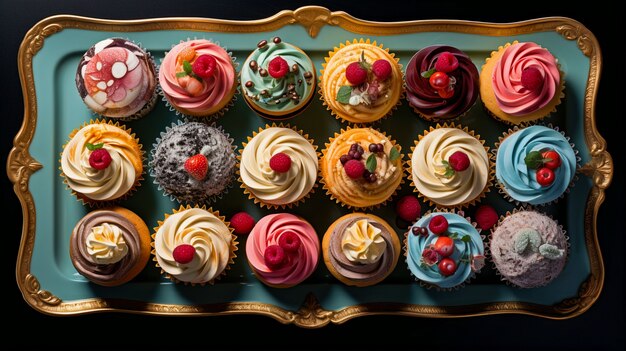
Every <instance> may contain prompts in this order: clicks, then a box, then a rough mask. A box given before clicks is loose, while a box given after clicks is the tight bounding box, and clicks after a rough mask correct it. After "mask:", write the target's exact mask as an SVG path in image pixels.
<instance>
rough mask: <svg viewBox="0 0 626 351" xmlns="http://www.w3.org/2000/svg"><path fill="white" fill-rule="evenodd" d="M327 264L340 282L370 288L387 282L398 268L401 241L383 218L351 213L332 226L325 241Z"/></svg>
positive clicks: (323, 248)
mask: <svg viewBox="0 0 626 351" xmlns="http://www.w3.org/2000/svg"><path fill="white" fill-rule="evenodd" d="M322 250H323V253H324V263H325V264H326V267H327V268H328V270H329V271H330V273H331V274H332V275H333V276H334V277H335V278H337V279H338V280H339V281H341V282H342V283H344V284H346V285H352V286H359V287H362V286H370V285H375V284H377V283H380V282H381V281H383V280H384V279H385V278H386V277H387V276H388V275H389V274H391V272H392V271H393V270H394V268H395V267H396V264H397V263H398V258H399V257H400V251H401V248H400V240H399V239H398V236H397V235H396V233H395V231H394V230H393V228H391V226H390V225H389V224H388V223H387V222H385V220H383V219H382V218H380V217H377V216H374V215H371V214H366V213H351V214H347V215H345V216H342V217H340V218H339V219H337V220H336V221H335V222H333V224H331V225H330V227H329V228H328V230H327V231H326V234H324V239H323V241H322Z"/></svg>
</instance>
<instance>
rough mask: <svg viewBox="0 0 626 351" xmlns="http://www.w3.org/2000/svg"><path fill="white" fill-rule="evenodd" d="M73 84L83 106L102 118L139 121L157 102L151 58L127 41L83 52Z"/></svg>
mask: <svg viewBox="0 0 626 351" xmlns="http://www.w3.org/2000/svg"><path fill="white" fill-rule="evenodd" d="M75 81H76V88H77V89H78V93H79V94H80V97H81V98H82V99H83V102H84V103H85V104H86V105H87V107H89V108H90V109H91V110H92V111H93V112H95V113H97V114H99V115H101V116H103V117H109V118H120V119H124V120H130V119H136V118H140V117H143V116H145V115H146V114H147V113H148V112H150V111H151V110H152V108H153V107H154V105H155V102H156V98H157V94H156V86H157V80H156V68H155V65H154V61H153V59H152V56H151V55H150V54H149V53H148V52H146V51H144V50H143V49H142V48H141V47H139V45H137V44H135V43H133V42H132V41H130V40H127V39H122V38H109V39H105V40H102V41H100V42H98V43H96V44H95V45H94V46H92V47H91V48H90V49H89V50H87V52H85V54H84V55H83V57H82V59H81V60H80V63H79V64H78V69H77V70H76V79H75Z"/></svg>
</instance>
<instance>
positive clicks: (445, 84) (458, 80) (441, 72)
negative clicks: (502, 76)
mask: <svg viewBox="0 0 626 351" xmlns="http://www.w3.org/2000/svg"><path fill="white" fill-rule="evenodd" d="M478 81H479V80H478V69H476V66H475V65H474V64H473V63H472V60H471V59H470V58H469V56H467V54H465V53H464V52H462V51H461V50H459V49H457V48H453V47H451V46H444V45H433V46H428V47H425V48H423V49H421V50H419V51H418V52H417V53H416V54H415V55H414V56H413V57H412V58H411V60H410V61H409V64H408V65H407V68H406V92H407V100H408V101H409V104H410V105H411V106H412V107H413V110H414V111H415V112H416V113H417V114H419V115H420V116H421V117H422V118H424V119H425V120H427V121H431V122H437V121H443V120H449V119H453V118H456V117H459V116H461V115H463V114H464V113H466V112H467V111H468V110H469V109H470V108H471V107H472V106H473V105H474V103H475V102H476V99H477V98H478V93H479V88H478Z"/></svg>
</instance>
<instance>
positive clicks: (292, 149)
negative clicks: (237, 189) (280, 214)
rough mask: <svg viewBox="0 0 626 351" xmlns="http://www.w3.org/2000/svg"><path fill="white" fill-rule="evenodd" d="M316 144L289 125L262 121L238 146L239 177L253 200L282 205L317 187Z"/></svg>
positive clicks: (299, 200)
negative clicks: (264, 124) (259, 126)
mask: <svg viewBox="0 0 626 351" xmlns="http://www.w3.org/2000/svg"><path fill="white" fill-rule="evenodd" d="M316 150H317V146H316V145H315V144H314V142H313V140H312V139H309V138H308V134H304V133H303V131H301V130H298V129H296V128H295V127H293V128H292V127H290V126H289V125H282V124H280V125H278V126H277V125H275V124H273V125H272V126H269V125H266V126H265V128H259V131H258V132H253V133H252V136H251V137H248V142H247V143H246V142H244V143H243V149H239V152H240V153H241V156H239V181H240V182H241V187H242V188H243V189H244V194H247V195H248V196H249V198H250V199H252V200H254V203H258V204H260V206H261V207H268V208H279V207H281V208H285V207H291V206H297V205H299V204H300V203H302V202H304V201H305V200H306V199H307V198H308V197H309V196H310V194H311V193H312V192H313V191H315V187H317V184H316V181H317V174H318V161H317V160H318V152H317V151H316Z"/></svg>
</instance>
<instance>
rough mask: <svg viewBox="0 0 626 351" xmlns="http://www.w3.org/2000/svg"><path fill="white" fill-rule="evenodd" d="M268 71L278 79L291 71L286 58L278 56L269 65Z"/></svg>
mask: <svg viewBox="0 0 626 351" xmlns="http://www.w3.org/2000/svg"><path fill="white" fill-rule="evenodd" d="M267 71H268V72H269V74H270V76H272V77H274V78H276V79H278V78H282V77H284V76H285V75H286V74H287V73H288V72H289V64H288V63H287V61H285V59H284V58H282V57H280V56H276V57H274V58H273V59H272V61H270V63H269V65H267Z"/></svg>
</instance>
